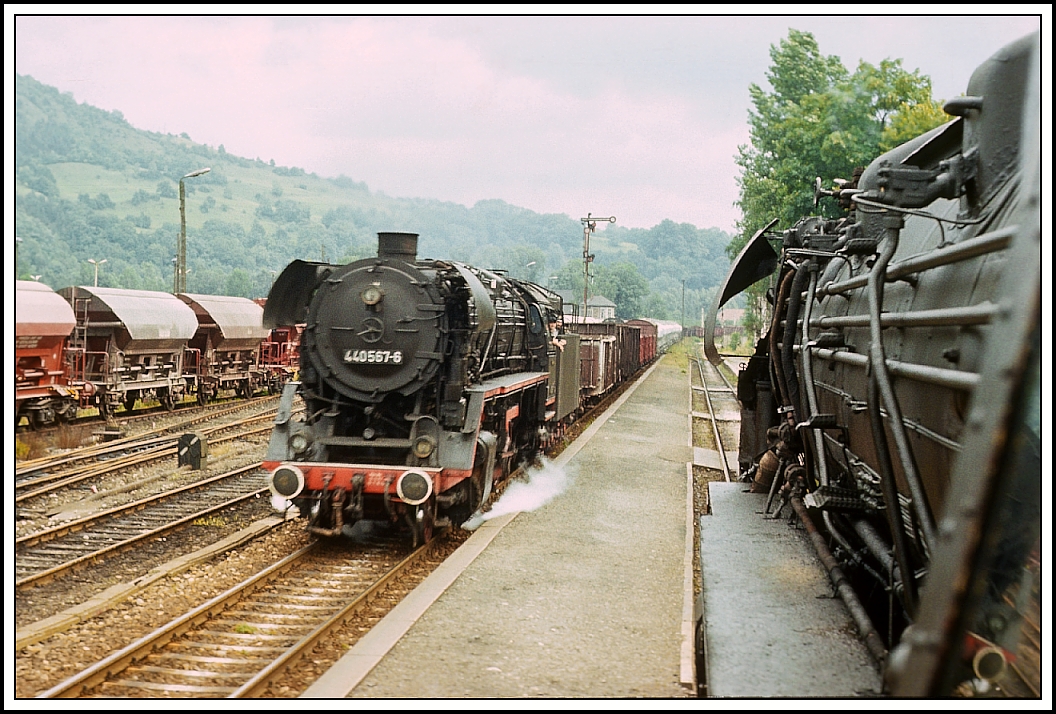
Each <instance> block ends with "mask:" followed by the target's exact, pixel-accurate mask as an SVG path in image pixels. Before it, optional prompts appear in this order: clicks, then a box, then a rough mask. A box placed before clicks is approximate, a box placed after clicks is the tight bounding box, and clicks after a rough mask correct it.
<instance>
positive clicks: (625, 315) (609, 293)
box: [594, 263, 649, 320]
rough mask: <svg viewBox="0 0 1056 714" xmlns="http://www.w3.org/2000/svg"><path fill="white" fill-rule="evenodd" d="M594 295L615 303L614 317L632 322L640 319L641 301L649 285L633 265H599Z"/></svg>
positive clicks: (647, 292)
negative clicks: (637, 318)
mask: <svg viewBox="0 0 1056 714" xmlns="http://www.w3.org/2000/svg"><path fill="white" fill-rule="evenodd" d="M594 294H595V295H604V296H605V297H607V298H609V299H610V300H612V301H613V302H614V303H616V317H618V318H619V319H621V320H633V319H634V318H636V317H641V305H642V300H643V299H644V298H645V297H646V296H647V295H648V294H649V283H648V281H646V279H645V278H643V277H642V275H641V273H639V272H638V268H636V267H635V266H634V264H633V263H616V264H614V265H599V266H597V274H596V277H595V278H594Z"/></svg>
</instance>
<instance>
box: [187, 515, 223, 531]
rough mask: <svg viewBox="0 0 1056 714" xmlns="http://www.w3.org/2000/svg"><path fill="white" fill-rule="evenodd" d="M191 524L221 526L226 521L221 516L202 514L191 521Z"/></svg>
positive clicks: (211, 526)
mask: <svg viewBox="0 0 1056 714" xmlns="http://www.w3.org/2000/svg"><path fill="white" fill-rule="evenodd" d="M192 525H195V526H201V527H203V528H222V527H224V526H226V525H227V521H226V520H224V518H222V517H221V516H204V517H202V518H197V519H195V520H194V521H192Z"/></svg>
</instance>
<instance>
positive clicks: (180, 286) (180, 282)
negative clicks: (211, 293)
mask: <svg viewBox="0 0 1056 714" xmlns="http://www.w3.org/2000/svg"><path fill="white" fill-rule="evenodd" d="M209 171H211V169H208V168H205V169H198V170H197V171H192V172H191V173H189V174H186V175H184V176H183V177H181V178H180V237H179V244H178V245H177V246H176V261H177V262H176V290H175V291H174V292H175V293H185V292H187V208H186V205H187V201H186V194H185V193H184V188H183V182H184V180H185V179H189V178H194V177H195V176H201V175H202V174H207V173H209Z"/></svg>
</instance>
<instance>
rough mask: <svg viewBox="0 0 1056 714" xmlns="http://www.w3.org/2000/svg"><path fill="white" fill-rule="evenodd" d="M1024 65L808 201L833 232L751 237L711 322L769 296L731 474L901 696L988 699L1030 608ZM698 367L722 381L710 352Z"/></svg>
mask: <svg viewBox="0 0 1056 714" xmlns="http://www.w3.org/2000/svg"><path fill="white" fill-rule="evenodd" d="M1038 47H1039V45H1038V40H1037V37H1036V36H1035V37H1028V38H1024V39H1023V40H1020V41H1019V42H1016V43H1014V44H1012V45H1010V46H1008V47H1006V48H1004V49H1003V50H1001V51H1000V52H999V53H998V54H997V55H995V56H994V57H993V58H991V59H990V60H989V61H987V62H986V63H985V64H983V65H982V66H980V67H979V68H978V69H977V70H976V71H975V72H974V74H973V75H972V78H971V80H970V82H969V85H968V91H967V94H966V95H965V96H961V97H957V98H955V99H953V100H950V101H949V102H948V103H947V104H946V106H945V109H946V112H947V113H948V114H950V115H952V116H953V117H955V118H954V119H953V120H952V121H950V122H948V123H946V124H944V125H943V126H940V127H938V128H936V129H934V130H932V131H929V132H927V133H925V134H923V135H921V136H919V137H917V138H915V139H913V140H911V141H909V142H907V143H906V144H903V145H902V146H899V147H897V148H895V149H893V150H891V151H889V152H888V153H886V154H884V155H882V156H880V157H878V158H877V159H876V160H874V161H873V162H872V163H871V164H870V165H869V166H868V167H867V168H865V170H864V171H863V172H861V174H860V176H859V177H858V178H857V179H855V180H853V181H836V182H834V183H835V187H834V188H833V189H831V190H826V189H825V188H823V186H822V183H821V181H820V179H819V181H818V183H817V184H816V188H815V195H816V197H817V198H818V199H819V200H836V201H839V202H840V203H841V204H842V205H843V206H844V207H845V208H846V209H847V214H846V216H845V217H844V218H841V219H833V220H830V219H824V218H819V217H812V218H806V219H804V220H802V221H800V222H799V223H797V224H796V225H795V226H793V227H791V228H789V229H787V230H784V231H783V232H781V233H771V232H770V229H771V228H772V227H773V225H774V224H773V223H772V224H771V225H770V226H767V228H766V229H764V230H762V231H759V233H758V234H756V236H755V237H754V238H753V239H752V240H751V241H750V242H749V244H748V245H747V246H746V247H745V248H744V250H743V251H742V253H741V255H740V256H739V257H738V258H737V260H736V261H735V263H734V266H733V267H732V269H731V271H730V274H729V276H728V277H727V280H726V283H725V284H724V285H723V287H722V289H721V291H720V295H719V297H718V299H717V300H716V304H715V307H714V310H713V316H712V322H711V324H712V325H713V324H714V322H713V320H714V313H715V312H717V310H718V308H719V307H720V306H721V305H722V304H723V303H725V302H726V301H727V300H729V299H730V298H731V297H733V296H734V295H735V294H737V293H738V292H740V291H741V290H743V289H744V288H746V287H747V286H748V285H750V284H752V283H754V282H756V281H758V280H760V279H763V278H766V277H768V276H772V275H773V276H774V277H773V282H772V287H771V289H770V291H769V292H768V299H769V301H770V304H771V305H772V319H771V321H770V326H769V330H768V331H767V333H766V334H765V336H764V337H763V338H762V339H760V340H759V341H758V343H757V347H756V350H755V354H754V355H753V356H752V357H751V359H750V361H749V362H748V363H747V365H746V366H745V368H743V369H742V371H741V374H740V377H739V383H738V388H737V396H738V399H739V400H740V402H741V406H742V422H741V442H740V443H741V450H740V462H741V463H740V466H741V473H742V476H743V477H744V479H745V480H749V481H752V483H753V489H755V490H758V491H761V492H763V493H767V494H768V501H767V511H768V514H779V513H780V512H781V509H782V507H783V506H787V505H789V504H791V505H793V506H794V507H795V510H796V511H798V512H799V514H800V517H801V519H803V520H809V521H811V524H812V525H811V527H814V526H816V527H817V528H818V529H819V530H820V531H822V532H823V533H825V535H826V537H827V539H828V542H829V544H830V547H831V548H832V554H833V555H835V560H836V562H838V567H839V568H840V569H841V572H846V573H847V575H848V577H849V578H851V579H853V580H854V581H855V583H856V585H857V591H858V593H859V596H858V599H857V600H855V602H853V603H849V609H850V610H851V611H852V613H853V612H858V613H860V614H861V615H862V617H856V619H857V620H858V624H859V628H860V629H861V630H862V634H863V635H865V636H866V638H867V641H869V638H870V637H871V638H872V641H873V642H880V641H882V643H883V645H882V649H883V650H884V652H883V656H884V658H885V664H886V673H887V680H888V686H889V687H890V690H891V691H892V692H894V693H896V694H903V695H924V694H932V695H936V694H937V695H949V694H952V693H954V692H955V691H958V690H957V687H958V686H959V685H960V684H962V683H964V682H966V681H973V680H974V681H976V682H980V681H982V682H986V681H994V680H997V679H998V678H999V677H1000V676H1001V675H1002V674H1003V672H1004V670H1005V667H1006V664H1007V663H1008V662H1009V661H1011V660H1014V659H1015V658H1016V656H1017V644H1018V641H1019V635H1020V629H1021V625H1022V623H1023V621H1024V615H1025V613H1026V612H1027V611H1028V610H1029V609H1030V607H1031V601H1032V599H1033V601H1034V606H1036V605H1037V598H1038V592H1039V591H1038V588H1039V587H1040V568H1041V566H1040V562H1041V561H1040V540H1039V536H1040V532H1041V506H1040V503H1041V493H1040V492H1041V425H1040V422H1041V406H1040V394H1041V391H1040V344H1041V341H1040V329H1041V322H1042V321H1041V316H1040V315H1041V312H1040V311H1041V298H1040V295H1041V288H1040V285H1041V281H1040V266H1041V237H1040V204H1041V199H1040V168H1039V166H1040V123H1039V113H1040V108H1039V107H1040V104H1039V99H1038V98H1039V96H1040V91H1039V86H1040V73H1039V71H1038V68H1039V66H1040V63H1039V59H1038ZM778 239H779V240H780V253H778V252H776V251H775V250H774V249H773V248H772V247H771V245H770V241H775V242H776V241H777V240H778ZM705 350H706V352H707V354H708V357H709V359H710V360H711V361H712V362H715V363H716V364H717V363H718V361H719V357H718V354H717V352H716V350H715V348H714V344H713V340H712V339H711V335H710V332H709V334H708V335H707V338H706V347H705ZM774 517H776V515H774ZM833 572H835V571H832V572H830V574H833ZM833 579H834V582H835V581H836V579H837V577H836V576H834V578H833ZM852 599H853V598H852ZM878 649H879V648H878ZM888 650H890V654H888Z"/></svg>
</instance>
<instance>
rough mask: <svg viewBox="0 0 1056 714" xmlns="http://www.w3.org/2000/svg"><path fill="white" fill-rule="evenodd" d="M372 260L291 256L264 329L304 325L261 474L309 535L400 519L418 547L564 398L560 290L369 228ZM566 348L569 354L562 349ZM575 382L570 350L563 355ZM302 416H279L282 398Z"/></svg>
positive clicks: (540, 440)
mask: <svg viewBox="0 0 1056 714" xmlns="http://www.w3.org/2000/svg"><path fill="white" fill-rule="evenodd" d="M378 239H379V245H378V255H377V257H376V258H367V259H364V260H359V261H356V262H354V263H350V264H348V265H329V264H324V263H308V262H303V261H295V262H293V263H291V264H290V265H289V266H287V268H286V269H285V270H284V271H283V272H282V274H281V275H280V276H279V277H278V279H277V280H276V282H275V285H274V287H273V288H272V291H271V294H270V295H269V297H268V301H267V305H266V308H265V311H264V322H265V325H291V324H302V323H304V324H305V328H304V333H303V336H302V344H301V372H300V382H299V383H292V384H289V385H287V386H286V388H285V391H284V393H283V397H282V400H281V402H280V407H279V416H278V418H277V420H276V426H275V430H274V432H273V435H272V438H271V443H270V445H269V448H268V454H267V458H266V460H265V468H266V469H267V470H268V471H269V472H270V477H269V482H270V486H271V490H272V492H273V494H274V495H275V497H276V499H278V500H280V501H286V502H289V503H292V504H293V505H295V506H297V508H298V509H299V510H300V512H301V514H302V515H306V516H307V517H308V518H309V524H310V525H309V529H310V530H311V532H313V533H315V534H318V535H324V536H336V535H338V534H340V533H341V532H342V530H343V529H345V528H346V526H347V527H351V526H352V525H353V524H354V523H356V522H357V521H360V520H366V521H396V522H403V523H405V524H406V525H407V526H408V527H409V528H410V530H411V531H412V532H413V534H414V536H415V539H416V540H417V541H418V542H422V541H425V540H428V539H429V538H430V537H431V533H432V529H433V527H434V526H435V525H437V524H439V523H444V522H452V523H455V524H460V523H463V522H464V521H465V520H466V519H467V518H469V517H470V516H471V515H472V514H473V513H474V512H475V511H476V510H478V509H479V508H480V506H481V504H482V503H483V502H484V501H485V500H486V499H487V498H488V496H489V494H490V492H491V490H492V486H493V484H494V482H495V480H496V479H497V478H501V477H503V476H504V475H508V474H509V473H510V472H511V470H512V468H513V467H514V466H516V465H517V463H519V462H521V461H524V460H528V459H530V458H532V457H533V456H534V454H535V453H536V452H537V450H538V449H539V448H540V446H541V445H543V444H545V442H546V440H547V439H548V438H549V436H550V433H549V431H548V427H549V425H552V424H556V423H559V422H560V420H561V419H563V418H564V417H565V416H567V415H568V414H569V413H570V412H571V411H573V410H575V409H576V408H577V406H578V396H579V395H578V380H569V381H575V386H574V387H573V391H572V394H570V395H562V394H560V393H559V382H560V371H561V369H560V364H559V362H560V352H559V350H558V349H557V348H556V347H555V345H554V339H555V338H556V332H555V329H556V326H557V324H558V323H560V321H561V299H560V297H558V296H557V295H556V294H554V293H552V292H550V291H548V290H546V289H545V288H542V287H540V286H538V285H534V284H532V283H527V282H522V281H519V280H514V279H512V278H509V277H507V276H505V275H502V274H500V273H496V272H491V271H487V270H481V269H478V268H473V267H470V266H467V265H463V264H461V263H457V262H450V261H440V260H418V259H417V255H416V254H417V243H418V236H417V235H415V234H411V233H381V234H379V236H378ZM570 352H571V351H570ZM566 361H567V362H568V363H569V364H574V369H575V370H576V372H575V374H574V376H575V377H576V378H578V369H579V364H578V350H576V352H575V353H572V354H570V356H569V357H568V358H567V359H566ZM296 394H300V396H301V398H302V399H303V400H304V407H305V417H304V419H303V420H298V419H293V418H291V416H292V412H293V409H294V397H295V395H296Z"/></svg>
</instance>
